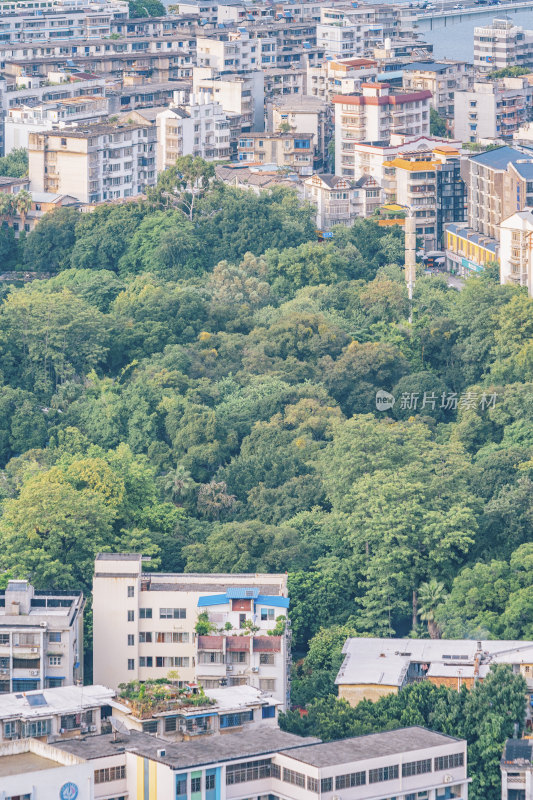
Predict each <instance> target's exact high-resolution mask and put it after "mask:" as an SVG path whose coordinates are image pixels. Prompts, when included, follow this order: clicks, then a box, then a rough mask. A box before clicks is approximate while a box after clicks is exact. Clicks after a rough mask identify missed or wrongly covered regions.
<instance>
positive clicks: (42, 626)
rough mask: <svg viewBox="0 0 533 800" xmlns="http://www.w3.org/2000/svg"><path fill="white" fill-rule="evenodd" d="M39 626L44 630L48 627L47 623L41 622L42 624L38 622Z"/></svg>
mask: <svg viewBox="0 0 533 800" xmlns="http://www.w3.org/2000/svg"><path fill="white" fill-rule="evenodd" d="M39 625H40V626H41V628H46V627H47V626H48V623H47V622H44V620H43V622H39Z"/></svg>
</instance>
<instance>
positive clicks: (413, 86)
mask: <svg viewBox="0 0 533 800" xmlns="http://www.w3.org/2000/svg"><path fill="white" fill-rule="evenodd" d="M402 84H403V88H404V89H405V90H407V91H413V90H419V89H427V90H429V91H430V92H431V100H430V105H431V107H432V108H434V109H435V111H437V113H438V114H439V115H440V116H441V117H442V118H443V119H445V120H447V122H448V126H449V128H450V129H451V128H452V127H453V120H454V109H455V92H458V91H468V90H469V89H471V88H472V87H473V85H474V70H473V67H472V65H471V64H467V63H466V62H464V61H438V62H437V61H429V62H425V61H415V62H413V63H411V64H405V65H404V66H403V67H402Z"/></svg>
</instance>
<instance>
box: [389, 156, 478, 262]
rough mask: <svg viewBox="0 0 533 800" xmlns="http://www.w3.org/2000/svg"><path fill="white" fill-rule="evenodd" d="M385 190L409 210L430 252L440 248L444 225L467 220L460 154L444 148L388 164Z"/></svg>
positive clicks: (427, 250)
mask: <svg viewBox="0 0 533 800" xmlns="http://www.w3.org/2000/svg"><path fill="white" fill-rule="evenodd" d="M383 189H384V191H385V195H386V198H387V202H389V203H397V204H399V205H401V206H404V207H406V208H409V209H410V210H411V212H412V214H413V215H414V217H415V223H416V234H417V237H418V238H419V239H420V240H421V241H422V243H423V248H424V250H425V251H426V252H429V251H431V250H438V249H440V247H441V245H442V241H443V232H444V225H445V224H446V223H447V222H464V221H465V219H466V187H465V183H464V181H463V179H462V178H461V170H460V158H459V151H458V150H456V149H454V148H452V147H449V146H441V147H438V148H435V149H434V150H433V151H425V152H424V151H422V152H419V153H416V154H405V155H402V156H399V157H397V158H395V159H393V160H392V161H387V162H385V164H384V183H383Z"/></svg>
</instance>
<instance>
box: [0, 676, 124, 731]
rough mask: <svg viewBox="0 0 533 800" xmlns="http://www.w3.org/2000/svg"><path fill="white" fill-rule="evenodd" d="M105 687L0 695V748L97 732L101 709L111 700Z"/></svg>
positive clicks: (69, 687) (72, 687) (111, 695)
mask: <svg viewBox="0 0 533 800" xmlns="http://www.w3.org/2000/svg"><path fill="white" fill-rule="evenodd" d="M114 694H115V693H114V691H113V689H107V688H106V687H105V686H61V687H60V688H56V689H42V690H37V691H32V692H24V693H21V692H17V693H16V694H4V695H2V702H1V703H0V744H3V743H4V742H12V741H15V740H17V739H29V738H33V737H35V738H43V739H44V740H45V741H46V738H47V737H49V736H54V737H56V736H57V737H60V738H67V737H71V736H79V735H80V734H86V733H95V734H98V733H100V732H101V728H102V708H103V707H104V706H105V707H108V706H109V703H110V701H111V699H112V698H113V697H114Z"/></svg>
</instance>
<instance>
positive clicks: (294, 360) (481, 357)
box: [0, 164, 533, 721]
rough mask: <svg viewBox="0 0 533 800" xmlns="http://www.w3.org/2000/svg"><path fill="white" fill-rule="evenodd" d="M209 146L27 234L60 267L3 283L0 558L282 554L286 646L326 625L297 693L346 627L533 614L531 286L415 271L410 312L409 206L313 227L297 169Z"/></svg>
mask: <svg viewBox="0 0 533 800" xmlns="http://www.w3.org/2000/svg"><path fill="white" fill-rule="evenodd" d="M189 167H190V168H191V169H192V166H191V164H189ZM200 167H201V168H200V175H199V176H198V174H196V176H193V178H194V181H195V183H194V185H195V186H196V187H197V188H196V189H195V190H194V191H193V192H192V193H191V189H192V186H193V184H192V182H191V181H190V180H186V179H181V178H180V177H179V175H178V173H177V172H174V173H173V172H172V171H167V173H164V175H163V178H162V179H161V180H160V184H159V186H158V188H157V190H155V191H154V192H153V193H151V195H150V197H149V198H148V199H147V200H143V201H140V202H131V203H126V204H123V205H117V206H114V205H108V206H102V207H99V208H98V209H97V210H96V211H94V212H93V213H89V214H80V213H79V212H77V211H74V210H70V209H60V210H57V211H56V212H54V213H53V214H50V215H48V216H46V217H45V218H44V219H43V220H42V222H41V223H40V224H39V225H38V227H37V228H36V229H35V230H34V231H33V232H32V233H31V234H29V235H28V237H27V238H26V240H25V241H22V242H21V243H20V244H19V246H18V252H17V254H16V257H15V260H18V262H19V264H20V265H21V266H24V268H26V269H32V270H37V271H46V272H49V271H51V272H53V273H55V274H54V275H53V277H52V278H50V279H49V280H43V281H34V282H33V283H31V284H28V285H26V286H25V287H23V288H14V287H9V286H6V287H4V290H3V299H2V305H1V307H0V351H1V369H2V373H1V378H2V381H3V391H2V393H1V395H0V397H1V403H2V414H1V418H0V458H1V462H2V464H1V466H2V468H3V472H2V482H1V492H2V497H3V514H2V517H1V520H0V569H1V570H3V571H4V572H3V576H2V580H3V581H4V582H5V581H6V580H7V578H8V577H9V576H10V575H15V576H29V577H30V578H31V579H32V580H33V581H34V583H35V585H36V586H37V587H38V588H47V587H60V588H68V587H77V588H82V589H84V590H85V591H88V590H89V589H90V586H91V576H92V564H93V557H94V555H95V553H96V552H97V551H99V550H138V551H142V552H143V553H145V554H147V555H151V556H152V567H153V568H161V569H163V570H165V571H174V570H184V569H185V570H193V571H214V570H216V571H222V572H226V571H228V572H232V571H235V572H237V571H256V570H257V571H262V570H264V571H285V570H287V571H288V573H289V586H290V595H291V617H292V630H293V644H294V648H295V655H296V656H298V655H300V656H301V655H303V654H305V652H306V649H307V646H308V642H309V640H310V639H311V637H313V636H314V635H315V634H317V632H318V631H319V630H320V629H321V628H328V629H329V628H331V629H332V631H333V636H335V631H339V630H340V633H337V634H336V635H337V640H338V641H337V649H336V650H334V653H333V662H331V661H330V662H328V659H327V658H326V662H327V663H326V664H325V665H324V662H323V659H322V661H321V660H320V658H319V659H318V660H317V662H316V663H315V664H314V666H313V663H312V658H311V661H309V660H308V661H307V663H306V662H304V664H303V666H302V665H300V666H299V667H298V670H299V671H298V670H297V673H296V678H297V680H296V682H295V697H296V698H297V699H298V701H299V702H308V701H309V700H310V699H312V697H314V696H322V697H324V696H327V695H328V694H329V692H330V691H331V690H332V676H334V672H335V670H336V669H337V667H338V660H337V661H335V659H338V655H339V652H340V650H339V648H338V645H339V643H340V642H342V640H343V638H344V636H345V635H346V633H347V632H350V631H352V632H357V633H359V634H364V633H367V634H372V635H389V634H391V633H395V634H398V635H407V634H408V633H409V632H410V631H411V630H412V631H414V633H415V634H416V635H422V636H423V635H425V636H427V635H430V634H431V635H439V634H444V635H447V636H452V637H459V636H477V635H480V636H481V635H483V636H486V637H491V636H494V637H496V636H498V637H507V638H515V637H517V638H518V637H526V638H533V622H532V619H533V613H532V612H533V577H532V576H533V536H532V530H533V525H532V523H533V491H532V488H533V485H532V478H533V427H532V425H531V420H532V418H533V392H532V381H533V301H532V300H531V299H529V298H528V297H527V294H525V292H524V291H523V290H520V289H515V288H511V287H502V286H500V285H498V283H497V282H495V279H494V277H492V276H491V275H488V274H487V275H484V276H481V277H478V278H472V279H470V280H469V281H468V282H467V284H466V286H465V288H464V289H463V290H462V291H461V292H458V291H456V290H455V289H451V288H448V287H447V285H446V281H445V279H444V278H443V277H433V276H420V279H419V280H418V282H417V286H416V291H415V298H414V304H413V323H412V325H411V324H409V323H408V322H407V317H408V301H407V295H406V290H405V285H404V280H403V273H402V270H401V269H400V268H399V267H398V266H397V265H398V264H401V263H402V259H403V238H402V233H401V231H400V230H399V229H386V228H380V227H378V226H377V224H376V223H375V222H372V221H360V222H358V223H357V224H356V225H354V227H353V228H351V229H349V230H347V229H339V230H337V231H336V233H335V236H334V239H333V242H332V243H329V244H323V243H317V242H316V240H315V231H314V224H313V221H312V214H311V210H310V209H309V208H306V207H303V206H301V205H299V204H298V202H297V199H296V197H295V195H293V194H291V193H290V192H287V191H286V190H277V191H273V192H271V193H263V194H261V196H260V197H257V196H256V195H254V194H253V193H252V192H246V191H241V190H238V189H234V188H228V187H226V186H223V185H219V184H218V183H216V182H214V183H213V182H211V183H210V184H209V185H207V181H208V180H209V179H210V178H211V177H212V175H211V173H210V168H208V167H207V166H205V165H204V166H203V167H202V166H201V165H200ZM196 169H198V165H196ZM198 187H200V188H198ZM378 390H384V391H386V392H390V393H392V394H393V395H394V396H395V398H396V402H395V404H394V406H393V407H392V408H391V409H389V410H388V411H378V410H377V409H376V402H375V399H376V392H377V391H378ZM334 626H345V627H343V628H340V629H339V628H338V627H334ZM320 636H323V634H319V639H318V640H317V641H319V640H320ZM321 670H322V673H321ZM313 672H314V678H313ZM325 673H327V675H326V677H324V675H325ZM321 674H322V678H324V680H322V678H320V675H321ZM313 681H314V682H313ZM313 687H314V688H313ZM400 721H401V720H400Z"/></svg>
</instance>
